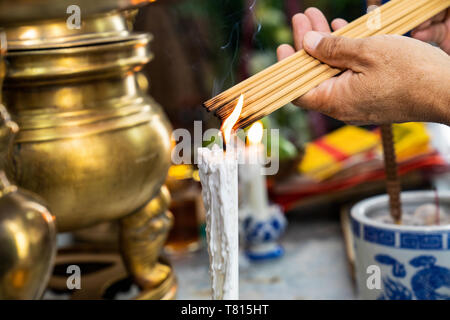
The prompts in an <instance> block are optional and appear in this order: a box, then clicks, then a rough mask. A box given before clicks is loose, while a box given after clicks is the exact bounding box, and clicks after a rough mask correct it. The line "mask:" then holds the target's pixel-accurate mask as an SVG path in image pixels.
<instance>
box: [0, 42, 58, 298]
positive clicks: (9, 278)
mask: <svg viewBox="0 0 450 320" xmlns="http://www.w3.org/2000/svg"><path fill="white" fill-rule="evenodd" d="M3 48H4V46H3V41H2V43H1V44H0V50H1V49H3ZM1 53H2V56H3V50H2V52H1ZM3 74H4V63H3V61H0V87H1V79H3ZM0 101H1V94H0ZM17 130H18V127H17V125H16V124H15V123H14V122H12V121H11V120H10V118H9V115H8V113H7V112H6V109H5V108H4V107H3V105H1V104H0V243H1V245H0V299H34V298H39V297H40V296H41V295H42V293H43V291H44V289H45V286H46V283H47V280H48V278H49V276H50V272H51V269H52V267H53V260H54V257H55V252H56V245H55V242H56V240H55V237H56V229H55V223H54V217H53V216H52V215H51V214H50V213H49V211H48V210H47V208H46V207H45V205H44V204H43V203H42V201H41V200H40V199H38V198H36V197H35V196H34V195H32V194H30V193H28V192H25V191H23V190H19V189H18V188H17V187H16V186H15V185H13V184H12V183H10V182H9V180H8V179H7V178H6V175H5V173H4V171H3V164H4V160H5V156H6V153H7V150H8V147H9V145H10V142H11V139H12V135H13V134H14V133H16V132H17Z"/></svg>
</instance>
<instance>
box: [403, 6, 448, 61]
mask: <svg viewBox="0 0 450 320" xmlns="http://www.w3.org/2000/svg"><path fill="white" fill-rule="evenodd" d="M411 35H412V36H413V37H414V38H416V39H418V40H422V41H425V42H434V43H436V44H438V45H439V47H441V49H442V50H444V51H445V52H447V54H450V9H447V10H445V11H442V12H441V13H439V14H438V15H436V16H434V17H433V18H431V19H429V20H427V21H425V22H424V23H422V24H421V25H420V26H418V27H417V28H416V29H414V30H413V31H412V32H411Z"/></svg>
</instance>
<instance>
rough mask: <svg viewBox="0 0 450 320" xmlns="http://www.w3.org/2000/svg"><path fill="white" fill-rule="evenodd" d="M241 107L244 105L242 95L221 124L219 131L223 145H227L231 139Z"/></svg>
mask: <svg viewBox="0 0 450 320" xmlns="http://www.w3.org/2000/svg"><path fill="white" fill-rule="evenodd" d="M243 105H244V95H242V94H241V96H240V97H239V100H238V103H237V104H236V107H234V110H233V112H232V113H231V114H230V116H229V117H228V118H226V119H225V121H224V122H223V123H222V127H221V128H220V131H222V137H223V140H224V142H225V144H226V143H228V142H229V141H230V139H231V132H232V131H233V127H234V125H235V124H236V122H237V121H238V120H239V116H240V115H241V111H242V106H243Z"/></svg>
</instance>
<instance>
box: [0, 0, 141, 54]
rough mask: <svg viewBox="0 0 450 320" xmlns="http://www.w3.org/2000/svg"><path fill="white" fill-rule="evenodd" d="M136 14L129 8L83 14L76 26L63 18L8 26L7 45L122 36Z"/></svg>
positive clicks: (71, 42) (32, 45)
mask: <svg viewBox="0 0 450 320" xmlns="http://www.w3.org/2000/svg"><path fill="white" fill-rule="evenodd" d="M0 1H1V0H0ZM135 15H136V10H129V11H119V12H117V11H116V12H112V13H107V14H102V15H95V16H91V17H86V18H85V17H83V18H82V19H81V21H80V28H79V29H76V28H69V27H68V26H67V22H66V20H64V19H60V20H46V21H38V22H34V23H29V24H24V25H20V26H8V27H6V28H5V32H6V35H7V39H8V48H9V50H10V51H15V50H33V49H51V48H63V47H73V46H80V45H89V44H92V43H99V42H112V41H117V40H123V39H124V38H125V37H127V36H128V35H130V33H131V29H132V23H133V19H134V16H135Z"/></svg>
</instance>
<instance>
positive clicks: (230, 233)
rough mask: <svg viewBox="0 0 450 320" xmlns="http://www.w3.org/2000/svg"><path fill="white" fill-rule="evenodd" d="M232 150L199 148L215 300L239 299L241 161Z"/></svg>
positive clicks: (215, 146) (215, 147)
mask: <svg viewBox="0 0 450 320" xmlns="http://www.w3.org/2000/svg"><path fill="white" fill-rule="evenodd" d="M230 149H231V148H229V149H228V150H227V152H226V153H225V152H224V151H223V150H222V149H221V148H220V147H218V146H217V145H214V146H213V148H212V149H211V150H210V149H208V148H200V149H198V157H199V164H198V167H199V175H200V181H201V184H202V196H203V202H204V205H205V209H206V237H207V242H208V253H209V260H210V273H211V281H212V291H213V299H214V300H222V299H224V300H233V299H238V298H239V261H238V254H239V240H238V239H239V234H238V233H239V229H238V173H237V163H238V161H237V155H236V152H235V150H232V149H231V150H230Z"/></svg>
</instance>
